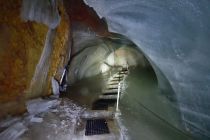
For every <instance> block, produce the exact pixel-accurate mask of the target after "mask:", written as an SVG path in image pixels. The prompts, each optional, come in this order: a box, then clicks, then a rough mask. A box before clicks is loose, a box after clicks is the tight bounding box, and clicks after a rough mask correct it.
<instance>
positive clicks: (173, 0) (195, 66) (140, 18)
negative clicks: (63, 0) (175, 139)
mask: <svg viewBox="0 0 210 140" xmlns="http://www.w3.org/2000/svg"><path fill="white" fill-rule="evenodd" d="M86 3H87V4H88V5H89V6H91V7H93V8H94V9H95V10H96V12H97V13H98V14H99V15H100V16H101V17H105V19H106V20H107V22H108V25H109V30H110V31H112V32H116V33H120V34H123V35H125V36H127V37H128V38H130V39H131V40H132V41H133V42H135V43H136V44H137V45H138V47H139V48H140V49H141V50H142V51H143V52H144V53H145V54H146V56H147V57H148V58H149V60H150V61H151V62H152V64H154V65H156V66H157V67H158V68H159V69H160V70H161V71H162V72H163V74H164V75H165V76H166V77H167V79H168V80H169V82H170V84H171V85H172V88H173V90H174V91H175V94H176V96H177V99H178V103H179V106H180V110H181V113H182V120H183V122H184V124H185V127H186V130H188V131H191V132H192V133H194V134H195V135H203V136H204V137H205V138H208V137H210V110H209V108H210V61H209V60H210V1H209V0H161V1H159V0H86Z"/></svg>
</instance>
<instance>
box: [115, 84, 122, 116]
mask: <svg viewBox="0 0 210 140" xmlns="http://www.w3.org/2000/svg"><path fill="white" fill-rule="evenodd" d="M120 89H121V82H120V83H119V84H118V91H117V106H116V111H117V112H118V111H119V100H120Z"/></svg>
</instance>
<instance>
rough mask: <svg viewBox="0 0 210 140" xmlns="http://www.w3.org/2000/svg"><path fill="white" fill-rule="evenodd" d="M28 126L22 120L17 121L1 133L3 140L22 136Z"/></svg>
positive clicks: (11, 139)
mask: <svg viewBox="0 0 210 140" xmlns="http://www.w3.org/2000/svg"><path fill="white" fill-rule="evenodd" d="M27 130H28V128H27V127H26V126H25V125H24V124H23V123H21V122H17V123H15V124H14V125H12V126H11V127H9V128H7V129H6V130H4V131H3V132H2V133H0V139H1V140H16V139H17V138H18V137H20V136H21V135H22V134H23V133H24V132H25V131H27Z"/></svg>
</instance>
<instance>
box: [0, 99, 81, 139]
mask: <svg viewBox="0 0 210 140" xmlns="http://www.w3.org/2000/svg"><path fill="white" fill-rule="evenodd" d="M27 109H28V113H26V114H24V115H23V116H22V117H20V118H9V119H7V120H4V121H2V122H0V130H1V131H0V132H1V133H0V139H2V140H71V139H75V137H76V136H75V128H77V127H76V126H78V125H80V122H81V121H80V116H81V113H83V112H84V110H85V108H82V107H80V106H78V105H76V104H75V103H73V102H72V101H71V100H69V99H35V100H33V101H29V102H27ZM2 130H3V131H2Z"/></svg>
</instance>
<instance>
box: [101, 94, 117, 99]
mask: <svg viewBox="0 0 210 140" xmlns="http://www.w3.org/2000/svg"><path fill="white" fill-rule="evenodd" d="M99 99H116V100H117V95H100V96H99Z"/></svg>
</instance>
